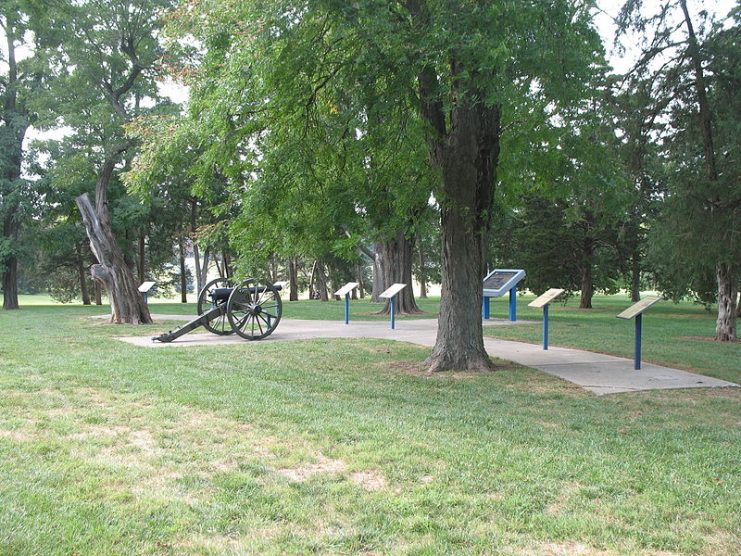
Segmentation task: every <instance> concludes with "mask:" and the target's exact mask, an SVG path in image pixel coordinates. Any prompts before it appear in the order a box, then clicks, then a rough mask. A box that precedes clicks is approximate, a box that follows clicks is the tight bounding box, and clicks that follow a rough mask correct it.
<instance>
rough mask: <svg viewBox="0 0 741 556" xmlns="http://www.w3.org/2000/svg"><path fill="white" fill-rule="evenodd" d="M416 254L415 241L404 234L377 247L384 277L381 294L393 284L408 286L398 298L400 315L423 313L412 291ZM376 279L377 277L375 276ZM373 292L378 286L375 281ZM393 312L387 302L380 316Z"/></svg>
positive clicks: (377, 259)
mask: <svg viewBox="0 0 741 556" xmlns="http://www.w3.org/2000/svg"><path fill="white" fill-rule="evenodd" d="M413 254H414V239H413V238H412V239H409V238H407V237H406V236H405V235H404V232H401V231H400V232H398V233H397V234H396V237H395V238H393V239H391V240H389V241H384V242H382V243H379V244H377V245H376V259H375V260H376V261H378V263H380V264H379V265H378V267H379V271H378V272H379V274H380V275H381V276H382V285H379V287H382V288H383V289H381V290H380V291H379V293H382V292H383V290H385V289H387V288H389V287H390V286H391V285H392V284H398V283H401V284H406V285H407V287H406V288H404V289H403V290H401V291H400V292H399V293H398V295H397V296H396V312H397V313H399V314H408V315H413V314H418V313H421V312H422V311H421V310H420V309H419V307H418V306H417V302H416V301H415V299H414V290H413V289H412V257H413ZM374 277H375V275H374ZM373 290H374V293H375V290H376V284H375V280H374V284H373ZM390 311H391V309H390V304H389V301H388V300H386V304H385V305H384V308H383V309H382V310H381V311H379V314H389V312H390Z"/></svg>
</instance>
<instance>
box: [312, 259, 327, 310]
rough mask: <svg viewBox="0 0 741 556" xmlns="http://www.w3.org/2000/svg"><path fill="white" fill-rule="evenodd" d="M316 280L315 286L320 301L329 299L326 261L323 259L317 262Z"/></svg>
mask: <svg viewBox="0 0 741 556" xmlns="http://www.w3.org/2000/svg"><path fill="white" fill-rule="evenodd" d="M315 277H316V281H315V286H314V287H315V288H316V292H317V297H318V298H319V301H329V294H328V293H327V275H326V274H325V273H324V263H323V262H322V261H317V262H316V274H315Z"/></svg>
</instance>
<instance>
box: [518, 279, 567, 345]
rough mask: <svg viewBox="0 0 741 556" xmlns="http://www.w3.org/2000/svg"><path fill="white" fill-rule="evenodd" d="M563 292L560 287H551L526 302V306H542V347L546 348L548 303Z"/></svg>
mask: <svg viewBox="0 0 741 556" xmlns="http://www.w3.org/2000/svg"><path fill="white" fill-rule="evenodd" d="M562 293H563V290H562V289H558V288H551V289H550V290H548V291H547V292H545V293H544V294H543V295H541V296H540V297H538V298H537V299H534V300H533V301H531V302H530V303H528V305H527V306H528V307H536V308H537V307H542V308H543V349H545V350H547V349H548V305H549V304H550V303H551V301H553V300H554V299H556V298H557V297H558V296H559V295H561V294H562Z"/></svg>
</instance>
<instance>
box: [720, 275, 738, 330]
mask: <svg viewBox="0 0 741 556" xmlns="http://www.w3.org/2000/svg"><path fill="white" fill-rule="evenodd" d="M717 277H718V320H717V321H716V323H715V339H716V340H718V341H719V342H735V341H736V339H737V335H736V296H737V295H738V292H737V291H736V284H737V282H736V280H735V276H733V272H732V269H731V267H730V265H728V264H725V263H722V264H719V265H718V269H717Z"/></svg>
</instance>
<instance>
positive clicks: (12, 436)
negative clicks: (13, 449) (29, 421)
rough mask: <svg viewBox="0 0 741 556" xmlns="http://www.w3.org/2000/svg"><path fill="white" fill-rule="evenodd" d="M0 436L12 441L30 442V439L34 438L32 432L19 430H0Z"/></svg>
mask: <svg viewBox="0 0 741 556" xmlns="http://www.w3.org/2000/svg"><path fill="white" fill-rule="evenodd" d="M0 438H5V439H7V440H12V441H14V442H30V441H31V440H34V436H33V435H32V434H29V433H27V432H24V431H19V430H0Z"/></svg>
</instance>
